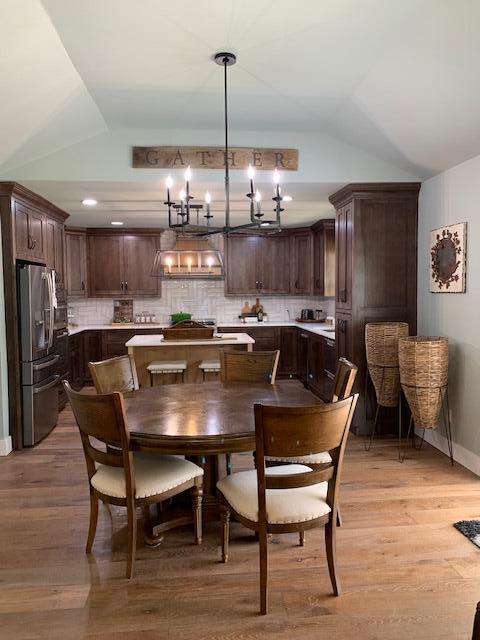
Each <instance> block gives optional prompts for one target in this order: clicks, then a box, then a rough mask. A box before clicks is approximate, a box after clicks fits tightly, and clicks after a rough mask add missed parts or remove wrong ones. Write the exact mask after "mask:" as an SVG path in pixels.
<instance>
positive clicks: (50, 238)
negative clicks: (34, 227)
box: [45, 218, 56, 269]
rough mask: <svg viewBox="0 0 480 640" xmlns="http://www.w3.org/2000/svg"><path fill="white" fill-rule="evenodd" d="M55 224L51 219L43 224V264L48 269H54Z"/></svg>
mask: <svg viewBox="0 0 480 640" xmlns="http://www.w3.org/2000/svg"><path fill="white" fill-rule="evenodd" d="M55 224H56V223H55V220H52V218H47V220H46V223H45V262H46V265H47V267H50V269H55Z"/></svg>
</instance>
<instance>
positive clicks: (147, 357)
mask: <svg viewBox="0 0 480 640" xmlns="http://www.w3.org/2000/svg"><path fill="white" fill-rule="evenodd" d="M254 344H255V340H254V339H253V338H252V337H251V336H249V335H248V334H246V333H225V334H221V333H219V334H217V336H215V337H214V338H209V339H203V340H165V339H164V337H163V335H137V336H133V338H131V339H130V340H129V341H128V342H127V343H125V346H126V347H127V348H128V353H129V354H130V355H132V356H133V358H134V360H135V365H136V367H137V374H138V382H139V384H140V386H141V387H142V386H149V385H150V375H149V373H148V371H147V367H148V365H149V364H150V362H158V361H164V362H167V361H168V362H171V361H172V360H185V361H186V362H187V369H186V371H185V374H184V382H203V373H202V371H201V370H200V369H199V368H198V365H199V364H200V362H201V361H202V360H219V359H220V351H221V350H222V349H238V350H241V351H252V350H253V345H254ZM216 376H217V374H215V373H207V374H206V379H207V380H209V379H211V380H214V379H215V378H216ZM154 378H155V384H169V383H175V382H180V380H181V378H180V376H177V375H175V374H174V373H168V374H162V375H156V376H154Z"/></svg>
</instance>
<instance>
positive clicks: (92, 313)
mask: <svg viewBox="0 0 480 640" xmlns="http://www.w3.org/2000/svg"><path fill="white" fill-rule="evenodd" d="M245 300H248V302H249V304H252V303H254V302H255V297H254V296H247V295H245V296H235V297H231V296H228V297H226V296H225V293H224V282H223V281H222V280H211V281H208V280H175V281H173V280H170V281H169V280H164V281H163V282H162V297H161V298H134V299H133V312H134V315H136V314H140V313H141V312H142V311H147V312H149V313H152V314H155V321H156V322H158V323H168V322H170V314H172V313H175V312H177V311H184V312H186V313H191V314H192V315H193V317H194V318H215V319H216V320H217V322H218V323H221V322H235V321H236V320H237V319H238V315H239V314H240V310H241V308H242V306H243V305H244V303H245ZM260 302H261V303H262V304H263V307H264V309H265V311H266V312H267V313H268V319H269V320H270V322H284V321H287V320H289V315H288V312H287V310H288V311H290V318H291V319H292V320H293V319H294V318H296V317H298V316H299V315H300V309H303V308H307V309H323V311H325V312H326V314H327V315H334V309H335V301H334V299H333V298H321V297H318V296H307V297H305V298H302V297H300V296H264V297H262V296H261V295H260ZM68 306H69V313H70V314H71V316H72V317H71V323H72V324H77V325H87V324H88V325H92V324H110V323H111V322H112V319H113V298H86V299H79V298H72V299H69V301H68Z"/></svg>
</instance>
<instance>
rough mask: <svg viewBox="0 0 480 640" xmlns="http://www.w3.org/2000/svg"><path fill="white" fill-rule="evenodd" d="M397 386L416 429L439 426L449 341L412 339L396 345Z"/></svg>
mask: <svg viewBox="0 0 480 640" xmlns="http://www.w3.org/2000/svg"><path fill="white" fill-rule="evenodd" d="M398 359H399V366H400V383H401V385H402V389H403V392H404V394H405V397H406V399H407V402H408V405H409V407H410V411H411V412H412V417H413V420H414V422H415V426H416V427H417V428H420V429H435V427H437V425H438V419H439V417H440V411H441V408H442V402H443V398H444V396H445V394H446V391H447V382H448V339H447V338H442V337H433V338H432V337H429V338H424V337H420V336H413V337H410V338H401V339H400V340H399V343H398Z"/></svg>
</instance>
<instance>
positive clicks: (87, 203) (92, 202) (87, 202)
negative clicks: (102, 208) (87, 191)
mask: <svg viewBox="0 0 480 640" xmlns="http://www.w3.org/2000/svg"><path fill="white" fill-rule="evenodd" d="M82 204H83V206H84V207H94V206H95V205H96V204H97V201H96V200H95V198H84V199H83V200H82Z"/></svg>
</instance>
